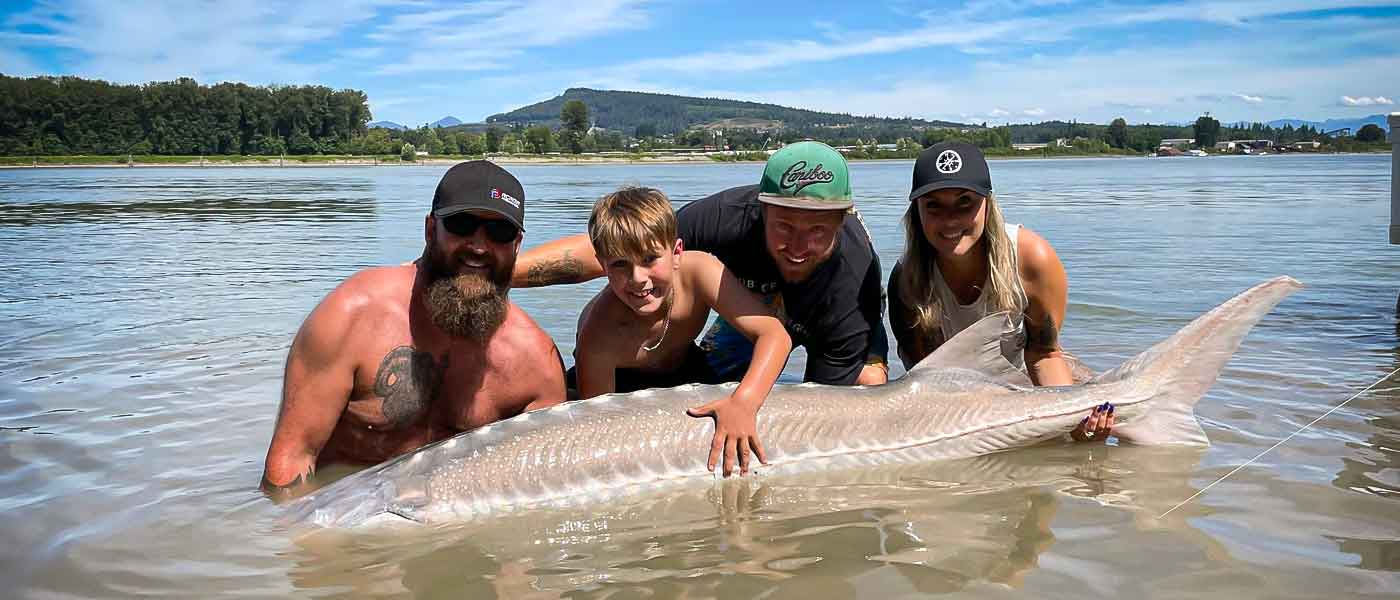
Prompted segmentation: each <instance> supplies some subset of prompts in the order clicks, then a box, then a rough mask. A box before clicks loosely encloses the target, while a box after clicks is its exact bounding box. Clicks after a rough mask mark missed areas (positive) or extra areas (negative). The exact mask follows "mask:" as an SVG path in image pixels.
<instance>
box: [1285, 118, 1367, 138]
mask: <svg viewBox="0 0 1400 600" xmlns="http://www.w3.org/2000/svg"><path fill="white" fill-rule="evenodd" d="M1372 124H1374V125H1378V126H1380V128H1381V129H1383V130H1385V131H1390V124H1389V123H1387V122H1386V118H1385V115H1371V116H1369V117H1361V118H1359V119H1327V120H1326V121H1304V120H1302V119H1278V120H1274V121H1269V123H1268V125H1269V126H1270V127H1274V128H1279V127H1283V126H1285V125H1292V126H1293V128H1294V129H1297V128H1299V127H1302V126H1304V125H1307V126H1309V127H1312V128H1314V129H1318V130H1321V131H1334V130H1337V129H1342V128H1344V127H1345V128H1350V129H1351V133H1352V134H1353V135H1354V134H1356V131H1357V130H1359V129H1361V128H1362V127H1363V126H1365V125H1372Z"/></svg>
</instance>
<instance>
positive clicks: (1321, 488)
mask: <svg viewBox="0 0 1400 600" xmlns="http://www.w3.org/2000/svg"><path fill="white" fill-rule="evenodd" d="M1389 160H1390V159H1389V157H1386V156H1273V157H1238V158H1208V159H1186V158H1180V159H1109V160H1054V161H1030V160H1028V161H1001V162H996V163H994V164H993V166H992V169H993V174H994V178H995V183H996V188H997V190H998V191H999V198H1000V199H1001V202H1002V204H1003V207H1004V210H1005V212H1006V214H1007V216H1008V218H1009V220H1010V221H1012V222H1020V223H1025V224H1027V225H1029V226H1030V227H1032V228H1034V229H1035V230H1037V231H1039V232H1040V233H1041V234H1043V235H1044V236H1045V237H1046V238H1048V239H1049V240H1051V242H1052V243H1053V244H1054V245H1055V248H1056V250H1057V251H1058V252H1059V255H1060V257H1061V259H1062V260H1063V261H1064V263H1065V266H1066V268H1067V269H1068V272H1069V276H1070V307H1069V316H1068V323H1067V325H1066V326H1065V331H1064V340H1065V344H1066V346H1067V347H1069V348H1070V349H1071V350H1073V351H1074V352H1075V353H1077V354H1079V355H1080V356H1081V357H1083V358H1084V359H1085V360H1086V362H1087V363H1088V364H1089V365H1090V366H1091V367H1093V368H1095V369H1097V370H1102V369H1106V368H1109V367H1111V366H1113V365H1116V364H1117V363H1118V362H1119V361H1121V360H1123V359H1126V358H1128V357H1130V356H1132V355H1134V354H1136V353H1137V352H1138V351H1140V350H1143V349H1145V348H1147V347H1148V346H1149V345H1151V344H1152V343H1154V342H1155V341H1157V340H1160V339H1161V338H1163V337H1165V336H1167V335H1169V334H1170V333H1172V332H1174V331H1175V330H1176V329H1177V328H1178V327H1180V326H1181V325H1183V324H1185V323H1186V322H1187V321H1189V320H1190V319H1191V318H1193V317H1195V316H1196V315H1198V314H1200V313H1202V312H1204V311H1206V310H1208V309H1210V308H1211V307H1213V306H1214V305H1216V304H1217V303H1219V302H1220V301H1222V300H1224V299H1226V298H1228V297H1230V296H1231V295H1233V294H1235V293H1236V292H1238V291H1240V290H1242V289H1244V288H1246V287H1248V286H1250V285H1252V284H1254V283H1257V282H1259V281H1262V280H1264V279H1266V278H1269V277H1272V276H1275V275H1280V274H1288V275H1292V276H1294V277H1296V278H1298V279H1300V280H1302V281H1303V282H1304V283H1306V284H1307V285H1308V287H1307V288H1306V289H1304V290H1303V291H1302V292H1300V293H1298V294H1296V295H1295V296H1293V297H1291V298H1289V299H1288V300H1286V301H1285V302H1284V303H1283V304H1282V305H1280V306H1279V307H1278V308H1277V309H1276V310H1275V311H1274V312H1273V313H1271V314H1270V315H1269V316H1268V317H1266V318H1265V319H1264V321H1263V322H1262V323H1261V324H1260V326H1259V327H1257V328H1256V329H1255V330H1254V332H1253V333H1252V334H1251V335H1250V336H1249V337H1248V338H1247V339H1246V340H1245V343H1244V345H1243V347H1242V348H1241V349H1240V351H1239V353H1238V354H1237V356H1236V358H1235V360H1234V361H1233V362H1231V363H1230V365H1229V366H1228V367H1227V368H1226V370H1225V373H1224V375H1223V376H1222V378H1221V380H1220V382H1219V383H1218V384H1216V386H1215V387H1214V388H1213V389H1212V390H1211V391H1210V392H1209V394H1208V395H1207V397H1206V399H1205V400H1203V401H1202V403H1201V404H1200V406H1199V407H1198V414H1199V415H1200V417H1201V419H1202V421H1203V423H1204V425H1205V429H1206V431H1207V433H1208V434H1209V436H1210V438H1211V441H1212V446H1211V447H1210V448H1209V449H1205V450H1180V449H1176V450H1162V449H1146V448H1132V447H1112V446H1110V447H1088V446H1066V445H1051V446H1048V447H1039V448H1034V449H1030V450H1024V451H1017V452H1012V453H1006V454H1001V455H997V456H992V457H984V458H981V459H977V460H971V461H955V462H944V463H928V464H920V465H908V466H902V467H897V468H894V467H886V468H879V469H869V470H864V471H854V472H835V473H829V474H824V475H804V476H801V477H786V478H780V477H773V478H771V479H763V478H761V479H759V480H756V481H747V482H739V483H729V484H714V485H708V484H701V485H698V486H696V487H694V488H691V489H689V490H686V491H682V492H677V493H670V494H667V495H664V496H647V495H642V496H635V497H628V498H625V499H622V500H614V501H610V502H608V503H605V504H601V505H594V506H587V507H583V508H580V509H578V510H575V511H554V512H537V513H530V514H523V515H515V516H511V517H506V518H502V519H500V520H498V521H496V522H492V523H487V524H485V525H480V526H471V527H460V528H447V529H443V530H434V531H429V532H421V533H416V534H396V535H389V536H372V537H352V538H343V539H342V538H338V537H336V538H333V539H317V538H313V539H311V540H302V541H297V540H293V539H291V538H290V537H289V536H288V535H287V534H286V533H285V532H283V531H281V530H279V529H278V528H277V527H276V525H275V524H274V520H275V517H276V516H277V514H278V509H277V507H276V506H275V505H273V504H272V503H271V502H269V501H268V500H267V499H265V498H264V497H263V496H262V494H261V493H260V492H258V491H257V489H256V488H257V482H258V478H259V475H260V473H261V468H262V459H263V454H264V452H265V450H266V447H267V442H268V439H269V437H270V434H271V431H272V425H273V420H274V417H275V414H276V410H277V403H278V394H279V386H280V382H281V377H282V362H283V359H284V357H285V353H286V348H287V345H288V343H289V342H290V341H291V337H292V335H293V333H294V332H295V330H296V328H297V326H298V325H299V324H300V322H301V320H302V319H303V318H304V317H305V315H306V314H307V312H308V311H309V310H310V309H311V308H312V307H313V306H314V305H315V303H316V302H317V301H318V300H319V299H320V298H321V297H322V296H323V295H324V294H325V293H326V292H327V291H329V290H330V289H331V288H332V287H333V286H334V285H336V283H338V282H339V281H341V280H342V279H344V278H345V277H346V276H348V275H350V274H351V273H354V272H355V271H356V270H358V269H361V268H364V267H368V266H372V265H381V264H391V263H399V262H402V261H406V260H409V259H412V258H413V257H415V256H416V255H417V254H418V253H419V251H420V250H421V248H422V222H423V221H422V219H423V215H424V213H425V212H426V210H427V207H428V204H429V202H430V197H431V194H432V190H433V186H434V185H435V184H436V182H437V180H438V178H439V177H440V176H441V174H442V173H443V171H444V170H445V167H440V166H439V167H380V168H301V169H252V168H248V169H208V168H206V169H91V170H39V171H34V170H24V171H3V172H0V248H3V249H4V250H3V251H4V255H3V256H4V260H2V261H0V323H3V324H4V326H3V328H0V381H3V382H4V386H3V387H0V582H3V583H4V584H5V585H4V591H3V594H2V595H3V596H5V597H33V598H66V597H74V596H79V597H94V596H95V597H113V596H168V597H178V598H192V597H216V596H238V597H245V596H285V595H296V596H337V597H344V596H352V597H358V596H389V597H392V596H418V597H442V598H447V597H451V598H479V597H490V596H493V595H499V596H505V597H550V596H557V595H565V594H567V595H570V596H587V597H614V596H615V595H616V597H627V598H636V597H649V596H655V597H691V598H702V597H717V596H718V597H726V598H730V597H758V596H765V597H773V598H788V597H799V598H804V599H809V598H841V597H854V596H862V597H874V598H887V597H896V596H913V595H929V594H943V593H959V594H965V595H976V596H993V597H1003V596H1029V597H1074V598H1081V597H1086V596H1090V597H1094V596H1110V595H1111V596H1119V597H1130V598H1136V597H1164V598H1175V597H1183V596H1214V597H1226V598H1237V597H1297V598H1315V597H1334V596H1335V597H1356V596H1381V597H1384V596H1391V597H1394V596H1395V595H1397V594H1400V577H1398V576H1397V571H1400V494H1397V492H1400V469H1398V468H1397V448H1400V408H1397V402H1400V376H1398V377H1396V378H1391V379H1389V380H1387V381H1385V382H1382V383H1381V384H1380V385H1379V386H1377V388H1376V389H1375V390H1374V391H1373V392H1371V393H1368V394H1365V395H1362V396H1360V397H1358V398H1356V399H1355V400H1354V401H1352V402H1351V403H1350V404H1348V405H1347V406H1346V407H1345V408H1343V409H1342V410H1339V411H1337V412H1336V413H1334V414H1332V415H1331V416H1329V417H1328V418H1327V419H1325V420H1324V421H1322V422H1320V423H1318V424H1317V425H1315V426H1313V427H1311V428H1309V429H1308V430H1307V431H1304V432H1303V433H1301V434H1299V435H1298V436H1297V437H1295V438H1293V439H1292V440H1290V441H1289V442H1288V443H1287V444H1285V445H1283V446H1282V447H1280V448H1279V449H1277V450H1274V451H1273V452H1271V453H1269V454H1268V455H1266V456H1264V458H1263V459H1261V460H1259V461H1258V462H1256V463H1255V464H1254V465H1252V466H1250V467H1249V468H1246V469H1244V470H1242V471H1240V472H1239V473H1236V474H1235V475H1233V476H1232V477H1231V478H1229V479H1227V480H1226V481H1225V482H1223V483H1221V484H1220V485H1217V486H1215V487H1214V488H1212V489H1210V490H1209V491H1208V492H1207V493H1205V494H1204V495H1203V496H1202V497H1200V498H1199V499H1197V500H1196V501H1194V502H1192V503H1191V504H1188V505H1187V506H1185V507H1183V508H1182V509H1180V510H1179V511H1177V512H1175V513H1173V514H1171V515H1169V516H1167V517H1166V518H1164V519H1158V518H1157V515H1159V514H1161V513H1162V512H1164V511H1166V510H1167V509H1168V508H1171V506H1172V505H1174V504H1176V503H1177V502H1178V501H1180V500H1182V499H1185V498H1186V497H1188V496H1190V495H1191V494H1192V493H1194V492H1196V491H1197V490H1200V489H1201V488H1203V487H1204V486H1205V485H1206V484H1208V483H1210V482H1211V481H1213V480H1215V479H1216V478H1218V477H1219V476H1221V475H1223V474H1225V473H1227V472H1228V471H1229V470H1230V469H1232V468H1233V467H1235V466H1236V465H1239V464H1241V463H1242V462H1244V461H1246V460H1248V459H1249V458H1251V457H1253V456H1254V455H1255V454H1257V453H1259V452H1260V451H1262V450H1264V449H1265V448H1268V447H1269V446H1270V445H1272V444H1273V443H1274V442H1275V441H1277V440H1279V439H1280V438H1283V437H1284V436H1286V435H1288V434H1289V433H1291V432H1293V431H1295V430H1296V429H1298V428H1299V427H1301V426H1303V425H1304V424H1306V423H1308V422H1309V421H1311V420H1312V419H1314V418H1316V417H1317V416H1318V415H1320V414H1322V413H1323V412H1325V411H1326V410H1327V409H1328V408H1329V407H1331V406H1334V405H1336V404H1338V403H1340V402H1342V401H1343V400H1346V399H1347V398H1348V397H1350V396H1352V395H1353V394H1354V393H1356V392H1357V391H1358V390H1360V389H1361V388H1363V387H1365V386H1367V385H1369V384H1371V383H1372V382H1374V381H1376V380H1377V379H1379V378H1381V377H1382V376H1383V375H1385V374H1387V373H1389V372H1391V371H1392V370H1394V369H1396V368H1397V367H1400V337H1398V336H1397V331H1396V325H1395V318H1394V307H1395V303H1396V294H1397V292H1400V247H1396V246H1388V245H1386V243H1385V242H1386V228H1387V225H1388V216H1387V215H1388V202H1389V194H1388V190H1389V178H1390V169H1389ZM760 169H761V167H760V166H759V165H757V164H741V165H702V166H696V165H686V166H666V165H645V166H641V165H638V166H633V165H615V166H581V167H572V166H529V167H526V166H518V167H511V170H512V171H513V172H514V173H516V174H517V175H518V176H519V177H520V179H521V180H522V181H523V182H524V184H525V189H526V192H527V195H528V198H529V200H528V217H527V227H528V229H529V232H528V234H527V236H526V246H532V245H535V244H538V243H541V242H543V241H545V240H548V239H551V238H555V237H558V236H561V235H566V234H572V233H578V232H581V231H582V230H583V228H584V224H585V221H586V219H587V211H588V209H589V207H590V205H591V203H592V202H593V200H594V199H595V198H596V197H598V196H599V195H600V194H603V193H605V192H607V191H610V190H612V189H614V188H616V187H617V186H619V185H621V184H625V183H642V184H646V185H652V186H656V187H660V188H662V189H663V190H665V191H667V192H668V193H669V194H671V196H672V197H673V198H674V199H675V200H676V201H677V203H684V202H688V201H690V200H693V199H695V198H698V197H701V196H703V195H706V194H708V193H710V192H713V191H717V190H719V189H721V188H724V187H727V186H731V185H739V184H745V183H750V182H754V181H757V179H758V175H759V172H760ZM852 170H853V175H852V178H853V184H854V186H855V189H856V191H857V194H858V205H859V207H860V209H861V211H862V213H863V214H864V217H865V221H866V223H867V224H868V225H869V227H870V228H871V230H872V233H873V234H874V239H875V241H876V244H877V245H878V246H879V250H880V255H881V257H882V260H883V264H884V267H885V269H886V270H888V269H889V268H890V266H891V265H892V264H893V263H894V259H895V258H896V257H897V256H898V254H899V251H900V244H901V239H902V233H901V230H900V227H899V224H898V218H899V216H900V214H901V213H902V211H903V210H904V208H905V206H906V201H905V199H904V196H905V194H906V193H907V190H908V180H909V174H910V170H911V165H910V163H908V162H882V163H861V164H855V165H853V166H852ZM597 289H599V284H598V283H597V282H595V283H592V284H588V285H581V286H572V287H560V288H553V289H544V290H517V291H515V292H513V293H512V298H514V299H515V300H516V301H517V302H518V303H520V304H521V305H522V306H523V307H524V308H525V310H526V311H528V312H529V313H530V314H531V315H533V316H534V318H535V319H536V320H538V321H539V322H540V323H541V324H542V325H543V326H544V327H545V328H546V329H547V330H548V331H549V332H550V333H551V334H552V335H553V336H554V338H555V340H556V341H557V342H558V344H559V346H560V348H561V350H563V352H564V354H565V355H566V356H568V355H569V354H570V353H571V352H572V350H573V333H574V332H573V327H574V320H575V318H576V316H577V311H578V309H579V308H580V307H582V305H583V303H584V302H585V300H586V299H587V298H588V297H589V295H590V294H591V293H593V292H594V291H595V290H597ZM899 371H900V369H898V368H896V373H898V372H899ZM800 373H801V360H800V356H799V357H795V358H794V360H793V361H792V362H790V363H789V365H788V370H787V375H786V377H787V378H788V379H790V380H793V379H796V378H797V377H798V376H799V374H800ZM600 443H607V440H600Z"/></svg>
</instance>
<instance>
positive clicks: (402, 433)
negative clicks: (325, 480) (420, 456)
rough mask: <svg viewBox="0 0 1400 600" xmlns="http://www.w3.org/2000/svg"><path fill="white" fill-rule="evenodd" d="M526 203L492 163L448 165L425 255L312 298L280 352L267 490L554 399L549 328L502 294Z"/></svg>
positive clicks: (427, 226)
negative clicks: (283, 358)
mask: <svg viewBox="0 0 1400 600" xmlns="http://www.w3.org/2000/svg"><path fill="white" fill-rule="evenodd" d="M524 203H525V194H524V190H523V189H522V188H521V186H520V182H519V181H517V180H516V179H515V177H513V176H511V174H510V173H507V172H506V171H505V170H504V169H502V168H500V167H498V166H496V165H495V164H493V163H490V162H487V161H472V162H465V163H461V164H458V165H456V166H454V167H452V168H451V169H449V170H448V171H447V173H446V174H445V175H443V177H442V180H441V181H440V182H439V183H438V187H437V192H436V193H435V194H434V195H433V208H432V210H431V211H430V212H429V213H428V215H427V217H426V218H425V219H424V221H423V227H424V238H425V241H426V243H425V246H424V249H423V255H422V257H420V258H419V259H418V260H417V261H415V262H413V263H411V264H406V265H400V266H395V267H379V268H372V269H367V270H364V271H361V272H359V273H357V274H355V275H354V276H352V277H350V278H349V279H347V280H346V281H345V282H344V283H342V284H340V286H339V287H337V288H336V289H335V290H333V291H332V292H331V293H330V294H329V295H328V296H326V298H325V299H324V300H322V301H321V304H320V305H319V306H317V307H316V308H315V310H313V311H312V312H311V315H310V316H308V317H307V319H306V322H305V323H303V324H302V326H301V330H300V331H299V332H297V336H296V339H294V340H293V341H292V348H291V351H290V353H289V354H288V356H287V366H286V374H285V378H284V382H283V386H282V406H281V409H280V411H279V413H278V417H277V426H276V429H275V430H274V431H273V434H272V443H271V444H270V446H269V447H268V450H267V461H266V463H265V466H264V471H263V488H264V489H265V490H267V491H269V492H272V493H274V494H277V495H281V494H284V493H287V492H290V493H292V494H296V493H297V492H300V491H304V490H303V489H302V488H303V487H305V486H304V484H306V483H308V482H309V481H310V479H311V476H312V475H313V474H314V473H315V472H316V468H317V467H318V466H321V465H325V464H327V463H333V462H334V463H351V464H373V463H378V462H382V461H384V460H386V459H389V458H392V457H394V456H396V455H399V454H402V453H405V452H409V451H412V450H414V449H416V448H419V447H421V446H424V445H426V444H429V443H432V442H435V441H438V440H441V439H444V438H447V437H450V436H452V435H454V434H457V433H459V432H462V431H467V430H470V429H474V428H477V427H481V426H482V425H486V424H488V423H491V422H494V421H498V420H501V419H505V418H508V417H512V416H515V415H517V414H520V413H522V412H524V411H527V410H534V409H536V408H543V407H546V406H552V405H554V404H558V403H559V402H561V401H563V400H564V373H563V361H562V360H561V359H560V357H559V351H558V349H557V348H556V347H555V345H554V341H553V340H551V339H550V337H549V335H548V334H546V333H545V332H544V330H542V329H540V327H539V326H538V325H537V324H535V322H534V321H533V320H531V319H530V317H529V316H527V315H526V314H525V312H524V311H522V310H520V308H519V307H517V306H516V305H515V304H514V303H512V302H511V301H510V300H509V298H508V296H507V294H508V292H509V289H510V279H511V271H512V269H513V268H514V266H515V259H516V255H517V254H518V253H519V251H520V242H521V238H522V234H523V232H524V221H525V206H524Z"/></svg>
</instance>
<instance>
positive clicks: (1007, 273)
mask: <svg viewBox="0 0 1400 600" xmlns="http://www.w3.org/2000/svg"><path fill="white" fill-rule="evenodd" d="M919 205H920V203H919V201H918V200H915V201H914V202H910V203H909V210H908V211H906V212H905V213H904V257H903V258H902V259H901V260H900V262H901V263H902V265H903V266H902V267H900V272H899V296H900V300H903V301H904V305H905V306H908V307H910V309H911V311H912V312H913V315H912V316H913V317H914V318H913V323H914V331H915V333H917V334H919V336H920V337H922V338H923V339H925V340H935V339H941V338H942V331H943V328H942V323H943V306H942V301H940V300H939V298H938V294H936V293H935V292H934V289H933V270H934V269H936V268H937V266H936V265H935V264H934V261H935V260H937V258H938V256H937V255H938V253H937V251H935V250H934V249H933V247H932V246H931V245H929V243H928V240H927V239H924V228H923V221H922V219H921V217H920V216H919V215H920V212H921V211H920V209H919ZM986 210H987V222H986V226H985V227H983V228H982V239H981V240H978V241H979V242H982V243H983V244H984V247H985V248H986V249H987V263H988V268H987V283H986V287H984V288H983V289H982V296H983V297H985V298H986V299H987V304H988V306H989V308H991V310H992V312H994V313H995V312H1001V311H1015V310H1018V309H1019V308H1020V307H1019V305H1018V302H1019V299H1018V298H1017V295H1016V280H1015V279H1014V278H1015V277H1019V275H1018V274H1017V273H1016V255H1015V250H1014V249H1013V248H1012V246H1011V244H1013V243H1015V242H1014V241H1013V240H1011V239H1009V238H1008V236H1007V235H1006V220H1005V219H1004V218H1003V217H1002V216H1001V208H1000V207H998V206H997V201H996V194H992V195H990V196H987V200H986Z"/></svg>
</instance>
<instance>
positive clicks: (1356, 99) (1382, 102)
mask: <svg viewBox="0 0 1400 600" xmlns="http://www.w3.org/2000/svg"><path fill="white" fill-rule="evenodd" d="M1340 104H1341V105H1342V106H1390V105H1392V104H1395V101H1394V100H1391V99H1390V98H1386V97H1385V96H1375V97H1372V96H1342V100H1341V102H1340Z"/></svg>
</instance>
